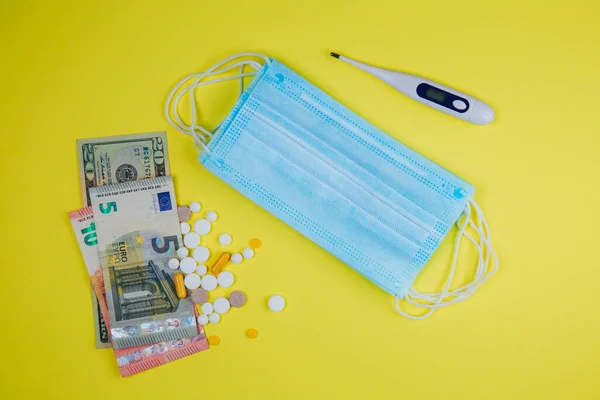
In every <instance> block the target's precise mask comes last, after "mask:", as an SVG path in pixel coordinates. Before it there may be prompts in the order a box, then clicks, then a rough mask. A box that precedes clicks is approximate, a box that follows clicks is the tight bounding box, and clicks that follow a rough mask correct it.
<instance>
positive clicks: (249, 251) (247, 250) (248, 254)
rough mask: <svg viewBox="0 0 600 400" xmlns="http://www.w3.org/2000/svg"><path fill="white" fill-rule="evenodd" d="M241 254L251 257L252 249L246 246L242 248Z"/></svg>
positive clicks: (252, 254) (252, 255)
mask: <svg viewBox="0 0 600 400" xmlns="http://www.w3.org/2000/svg"><path fill="white" fill-rule="evenodd" d="M242 255H243V256H244V258H252V257H254V250H252V249H251V248H250V247H246V248H245V249H244V250H242Z"/></svg>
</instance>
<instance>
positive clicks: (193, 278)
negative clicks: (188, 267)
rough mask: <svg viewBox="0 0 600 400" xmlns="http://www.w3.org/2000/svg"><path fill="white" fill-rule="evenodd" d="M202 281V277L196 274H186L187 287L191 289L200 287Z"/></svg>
mask: <svg viewBox="0 0 600 400" xmlns="http://www.w3.org/2000/svg"><path fill="white" fill-rule="evenodd" d="M200 282H202V278H200V277H199V276H198V275H196V274H189V275H186V277H185V279H184V283H185V287H186V288H188V289H190V290H194V289H198V288H199V287H200Z"/></svg>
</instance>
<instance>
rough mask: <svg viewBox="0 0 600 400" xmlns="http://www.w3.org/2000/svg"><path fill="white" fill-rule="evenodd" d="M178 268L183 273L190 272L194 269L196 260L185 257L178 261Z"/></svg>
mask: <svg viewBox="0 0 600 400" xmlns="http://www.w3.org/2000/svg"><path fill="white" fill-rule="evenodd" d="M179 268H181V272H183V273H184V274H191V273H192V272H194V271H195V270H196V260H194V259H193V258H192V257H186V258H184V259H182V260H181V261H179Z"/></svg>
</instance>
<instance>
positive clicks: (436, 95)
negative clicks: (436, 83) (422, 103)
mask: <svg viewBox="0 0 600 400" xmlns="http://www.w3.org/2000/svg"><path fill="white" fill-rule="evenodd" d="M425 96H426V97H428V98H430V99H431V100H433V101H435V102H437V103H443V102H444V101H446V93H445V92H442V91H441V90H437V89H435V88H433V87H431V86H429V87H428V88H427V90H426V91H425Z"/></svg>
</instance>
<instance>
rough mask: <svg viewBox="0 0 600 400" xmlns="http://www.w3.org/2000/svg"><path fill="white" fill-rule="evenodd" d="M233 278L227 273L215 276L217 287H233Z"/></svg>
mask: <svg viewBox="0 0 600 400" xmlns="http://www.w3.org/2000/svg"><path fill="white" fill-rule="evenodd" d="M233 281H234V277H233V274H232V273H231V272H229V271H223V272H221V273H220V274H219V275H218V276H217V282H218V283H219V286H221V287H224V288H228V287H230V286H231V285H233Z"/></svg>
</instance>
